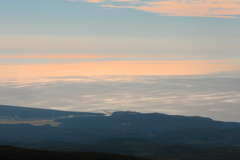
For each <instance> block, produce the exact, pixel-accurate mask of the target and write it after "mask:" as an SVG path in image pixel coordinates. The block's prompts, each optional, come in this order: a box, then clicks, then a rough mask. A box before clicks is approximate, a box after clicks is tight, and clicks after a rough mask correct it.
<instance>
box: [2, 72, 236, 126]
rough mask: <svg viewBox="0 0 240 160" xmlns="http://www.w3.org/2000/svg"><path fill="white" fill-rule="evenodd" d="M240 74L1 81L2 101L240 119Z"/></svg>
mask: <svg viewBox="0 0 240 160" xmlns="http://www.w3.org/2000/svg"><path fill="white" fill-rule="evenodd" d="M239 81H240V77H239V76H217V75H215V76H187V77H186V76H185V77H184V76H182V77H173V76H168V77H164V76H102V77H65V78H55V79H53V78H49V79H47V78H46V79H45V81H43V79H42V80H41V81H37V80H33V81H28V83H25V82H24V81H17V80H12V81H11V82H10V81H9V80H8V81H1V82H0V104H8V105H17V106H26V107H35V108H46V109H58V110H69V111H88V112H100V111H119V110H123V111H126V110H132V111H139V112H145V113H146V112H160V113H166V114H174V115H175V114H177V115H187V116H205V117H211V118H213V119H216V120H223V121H238V122H240V118H239V117H240V108H239V106H240V105H239V104H240V85H239Z"/></svg>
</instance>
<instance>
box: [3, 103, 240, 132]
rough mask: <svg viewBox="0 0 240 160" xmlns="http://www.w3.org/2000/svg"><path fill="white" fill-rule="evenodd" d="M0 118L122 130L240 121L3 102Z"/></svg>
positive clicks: (209, 125)
mask: <svg viewBox="0 0 240 160" xmlns="http://www.w3.org/2000/svg"><path fill="white" fill-rule="evenodd" d="M0 118H2V119H4V118H12V119H15V120H19V119H20V120H21V119H23V120H29V119H30V120H31V119H52V120H54V121H56V122H59V123H60V125H59V126H58V127H59V128H79V129H123V130H153V131H167V130H174V129H189V128H191V129H192V128H206V129H231V128H236V127H240V123H237V122H222V121H214V120H212V119H210V118H206V117H198V116H195V117H190V116H180V115H166V114H162V113H139V112H131V111H124V112H122V111H121V112H120V111H119V112H113V113H112V114H111V116H105V115H104V114H102V113H89V112H70V111H58V110H48V109H37V108H27V107H17V106H7V105H0Z"/></svg>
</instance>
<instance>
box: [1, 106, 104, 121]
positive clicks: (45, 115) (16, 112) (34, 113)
mask: <svg viewBox="0 0 240 160" xmlns="http://www.w3.org/2000/svg"><path fill="white" fill-rule="evenodd" d="M100 115H104V114H101V113H89V112H71V111H59V110H51V109H39V108H28V107H18V106H9V105H0V118H8V119H23V120H26V119H57V118H67V117H81V116H100Z"/></svg>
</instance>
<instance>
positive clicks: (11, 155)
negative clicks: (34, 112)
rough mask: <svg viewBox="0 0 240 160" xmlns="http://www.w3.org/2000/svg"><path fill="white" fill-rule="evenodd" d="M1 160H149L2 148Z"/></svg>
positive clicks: (102, 154)
mask: <svg viewBox="0 0 240 160" xmlns="http://www.w3.org/2000/svg"><path fill="white" fill-rule="evenodd" d="M0 159H1V160H147V159H146V158H141V157H134V156H125V155H119V154H111V153H94V152H64V151H46V150H33V149H23V148H17V147H11V146H0Z"/></svg>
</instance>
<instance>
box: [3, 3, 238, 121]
mask: <svg viewBox="0 0 240 160" xmlns="http://www.w3.org/2000/svg"><path fill="white" fill-rule="evenodd" d="M239 28H240V1H239V0H164V1H161V0H69V1H67V0H0V88H1V91H0V104H8V105H21V106H27V107H39V108H50V109H61V110H75V111H101V110H109V111H115V110H134V111H141V112H162V113H167V114H181V115H200V116H208V117H211V118H214V119H218V120H225V121H239V122H240V118H238V117H240V108H239V107H238V106H239V104H240V90H239V82H240V79H239V78H240V76H239V72H240V45H239V44H240V29H239ZM69 77H70V78H69ZM186 77H187V78H186ZM126 79H127V82H126ZM168 81H169V82H168ZM93 82H94V87H93V86H92V85H93V84H92V83H93ZM113 82H114V83H113ZM170 82H172V83H170ZM146 84H154V85H146ZM84 85H85V86H84ZM164 85H166V87H164V88H162V87H163V86H164ZM83 86H84V87H83ZM179 86H185V87H180V88H179ZM206 86H207V87H206ZM84 88H85V89H84ZM86 88H87V89H86ZM190 88H191V89H190ZM193 88H194V89H193ZM153 90H154V91H155V92H156V93H157V94H152V92H151V91H153ZM99 91H102V92H99ZM63 92H64V93H66V94H67V95H71V96H66V95H65V97H68V98H65V99H64V98H63V97H64V96H63V94H62V93H63ZM150 92H151V93H150ZM20 93H24V94H23V95H20ZM123 93H124V94H123ZM75 94H79V96H80V97H82V98H80V99H79V97H76V96H74V95H75ZM140 94H141V96H140ZM31 95H34V96H35V98H32V99H31V102H30V101H29V97H31ZM191 95H193V97H191ZM194 95H195V97H194ZM201 95H202V96H201ZM203 95H204V96H203ZM59 97H60V98H61V100H60V98H59ZM84 97H85V99H84ZM106 97H109V99H112V100H109V103H108V101H107V100H106V99H107V98H106ZM111 97H112V98H111ZM164 97H165V99H164ZM169 97H170V98H169ZM203 97H204V98H203ZM151 98H152V99H151ZM181 99H185V101H181ZM166 100H168V102H169V103H167V101H166ZM85 101H86V102H85ZM110 101H111V102H112V103H111V102H110ZM187 101H189V102H188V103H187ZM130 102H131V103H130ZM139 102H141V105H140V104H139ZM165 102H166V103H165ZM108 104H111V105H108ZM113 104H114V105H113ZM142 104H144V105H142ZM170 104H171V105H170ZM204 104H205V105H204ZM99 106H101V107H99ZM190 106H192V108H191V107H190ZM224 107H230V108H224Z"/></svg>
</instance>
